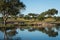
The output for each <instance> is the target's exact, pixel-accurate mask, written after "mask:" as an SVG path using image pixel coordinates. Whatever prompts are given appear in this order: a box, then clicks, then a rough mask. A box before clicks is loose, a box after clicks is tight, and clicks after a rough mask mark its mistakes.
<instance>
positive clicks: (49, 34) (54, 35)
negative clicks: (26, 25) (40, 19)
mask: <svg viewBox="0 0 60 40" xmlns="http://www.w3.org/2000/svg"><path fill="white" fill-rule="evenodd" d="M47 29H48V30H47ZM47 29H45V28H39V29H38V30H39V31H42V32H43V33H46V34H48V36H49V37H56V36H57V35H58V32H55V31H54V30H52V28H47Z"/></svg>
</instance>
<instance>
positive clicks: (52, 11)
mask: <svg viewBox="0 0 60 40" xmlns="http://www.w3.org/2000/svg"><path fill="white" fill-rule="evenodd" d="M45 14H46V15H48V17H52V16H53V15H55V14H58V10H56V9H49V10H48V11H46V12H45Z"/></svg>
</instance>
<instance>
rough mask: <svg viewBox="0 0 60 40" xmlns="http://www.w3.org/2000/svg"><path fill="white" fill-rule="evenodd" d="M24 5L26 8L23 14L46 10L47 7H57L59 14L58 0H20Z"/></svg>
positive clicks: (59, 0) (38, 12)
mask: <svg viewBox="0 0 60 40" xmlns="http://www.w3.org/2000/svg"><path fill="white" fill-rule="evenodd" d="M21 1H22V2H23V3H24V4H25V5H26V10H25V11H23V12H22V13H23V14H28V13H37V14H40V13H41V12H44V11H47V10H48V9H52V8H55V9H57V10H58V11H59V12H58V16H60V14H59V13H60V0H21Z"/></svg>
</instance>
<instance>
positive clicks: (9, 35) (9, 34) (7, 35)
mask: <svg viewBox="0 0 60 40" xmlns="http://www.w3.org/2000/svg"><path fill="white" fill-rule="evenodd" d="M0 30H1V31H2V32H3V33H4V40H13V39H14V40H21V38H20V37H16V38H13V37H14V36H16V34H17V33H18V32H17V31H16V28H13V29H9V30H6V29H5V28H0Z"/></svg>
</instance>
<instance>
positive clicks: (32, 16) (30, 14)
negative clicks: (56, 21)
mask: <svg viewBox="0 0 60 40" xmlns="http://www.w3.org/2000/svg"><path fill="white" fill-rule="evenodd" d="M28 16H29V17H30V18H32V19H36V18H37V16H38V14H35V13H28Z"/></svg>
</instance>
